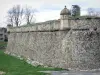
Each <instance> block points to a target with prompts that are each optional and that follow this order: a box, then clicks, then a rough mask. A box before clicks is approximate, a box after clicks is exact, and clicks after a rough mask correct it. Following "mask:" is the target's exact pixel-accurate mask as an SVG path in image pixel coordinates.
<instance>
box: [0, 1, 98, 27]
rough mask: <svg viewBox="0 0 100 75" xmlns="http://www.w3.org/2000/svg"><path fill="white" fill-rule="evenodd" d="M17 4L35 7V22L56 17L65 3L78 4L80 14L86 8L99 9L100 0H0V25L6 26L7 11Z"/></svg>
mask: <svg viewBox="0 0 100 75" xmlns="http://www.w3.org/2000/svg"><path fill="white" fill-rule="evenodd" d="M18 4H19V5H21V6H23V7H24V6H25V5H27V6H31V7H32V8H34V9H37V12H35V15H36V16H35V17H36V22H43V21H46V20H53V19H58V18H59V17H60V11H61V10H62V9H63V8H64V6H65V5H66V6H67V8H69V9H70V8H71V5H76V4H77V5H79V6H80V7H81V11H82V12H81V14H82V15H84V14H86V10H87V8H96V9H97V10H100V0H0V27H5V26H6V16H7V11H8V10H9V9H10V8H11V7H13V6H14V5H18Z"/></svg>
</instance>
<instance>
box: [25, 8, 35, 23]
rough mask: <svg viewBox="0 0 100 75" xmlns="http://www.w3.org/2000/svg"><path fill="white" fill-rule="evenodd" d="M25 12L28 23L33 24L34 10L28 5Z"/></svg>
mask: <svg viewBox="0 0 100 75" xmlns="http://www.w3.org/2000/svg"><path fill="white" fill-rule="evenodd" d="M24 13H25V20H26V23H27V24H31V22H32V21H33V19H34V10H33V9H32V8H30V7H26V8H25V9H24Z"/></svg>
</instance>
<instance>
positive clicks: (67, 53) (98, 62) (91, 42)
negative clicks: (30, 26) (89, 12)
mask: <svg viewBox="0 0 100 75" xmlns="http://www.w3.org/2000/svg"><path fill="white" fill-rule="evenodd" d="M8 38H9V40H8V45H7V51H8V52H10V53H14V54H17V55H20V56H23V57H25V58H30V59H31V60H33V61H38V62H39V63H42V64H43V65H48V66H53V67H60V68H66V69H67V68H72V69H74V70H75V69H79V70H90V69H98V68H100V32H98V31H89V30H84V31H82V30H77V31H74V30H70V31H69V30H65V31H54V32H24V33H10V34H9V37H8Z"/></svg>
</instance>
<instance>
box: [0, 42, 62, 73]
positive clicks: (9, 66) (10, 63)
mask: <svg viewBox="0 0 100 75" xmlns="http://www.w3.org/2000/svg"><path fill="white" fill-rule="evenodd" d="M2 45H4V46H6V43H3V42H2V44H1V43H0V46H2ZM46 70H56V71H57V70H62V69H60V68H44V67H42V66H32V65H30V64H28V63H27V62H25V61H24V60H20V59H18V58H16V57H13V56H10V55H7V54H5V53H4V50H0V71H4V72H6V74H5V75H45V74H44V73H40V72H38V71H46Z"/></svg>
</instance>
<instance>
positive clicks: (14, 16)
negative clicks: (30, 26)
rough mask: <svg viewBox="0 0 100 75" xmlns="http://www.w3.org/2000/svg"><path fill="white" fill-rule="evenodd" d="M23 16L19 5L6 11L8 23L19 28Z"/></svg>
mask: <svg viewBox="0 0 100 75" xmlns="http://www.w3.org/2000/svg"><path fill="white" fill-rule="evenodd" d="M23 15H24V11H23V8H21V6H20V5H16V6H13V8H11V9H10V10H9V11H8V21H9V22H10V24H11V25H16V26H19V25H20V24H21V21H22V18H23Z"/></svg>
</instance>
